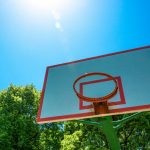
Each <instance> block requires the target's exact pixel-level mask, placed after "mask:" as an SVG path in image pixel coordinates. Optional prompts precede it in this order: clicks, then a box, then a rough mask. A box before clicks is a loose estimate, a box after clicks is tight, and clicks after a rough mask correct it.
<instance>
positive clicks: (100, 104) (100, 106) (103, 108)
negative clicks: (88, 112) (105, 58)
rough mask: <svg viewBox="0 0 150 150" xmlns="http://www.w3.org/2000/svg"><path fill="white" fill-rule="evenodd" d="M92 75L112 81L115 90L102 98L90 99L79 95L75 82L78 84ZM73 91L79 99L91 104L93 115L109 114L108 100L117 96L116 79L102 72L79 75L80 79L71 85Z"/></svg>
mask: <svg viewBox="0 0 150 150" xmlns="http://www.w3.org/2000/svg"><path fill="white" fill-rule="evenodd" d="M94 75H99V76H105V77H107V78H109V79H110V80H112V81H113V82H114V85H115V88H114V89H113V90H112V91H111V92H110V93H109V94H107V95H105V96H102V97H94V98H92V97H87V96H84V95H82V94H81V93H79V92H78V91H77V90H76V84H77V82H79V80H81V79H83V78H86V77H88V76H94ZM73 89H74V92H75V93H76V95H77V96H78V98H79V99H81V100H83V101H86V102H92V103H93V107H94V111H95V114H101V113H108V112H109V110H108V104H107V102H108V100H110V99H111V98H113V97H114V96H115V95H116V94H117V91H118V85H117V81H116V79H115V78H114V77H113V76H111V75H109V74H106V73H102V72H92V73H87V74H85V75H81V76H80V77H78V78H77V79H76V80H75V81H74V83H73Z"/></svg>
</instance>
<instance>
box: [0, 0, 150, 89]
mask: <svg viewBox="0 0 150 150" xmlns="http://www.w3.org/2000/svg"><path fill="white" fill-rule="evenodd" d="M149 6H150V1H149V0H132V1H131V0H0V90H2V89H5V88H7V87H8V86H9V84H10V83H13V84H15V85H27V84H31V83H33V84H34V85H35V87H36V88H38V89H39V90H41V88H42V85H43V80H44V74H45V69H46V66H51V65H54V64H58V63H64V62H68V61H74V60H78V59H83V58H88V57H92V56H98V55H102V54H108V53H112V52H116V51H122V50H127V49H131V48H136V47H142V46H147V45H150V9H149Z"/></svg>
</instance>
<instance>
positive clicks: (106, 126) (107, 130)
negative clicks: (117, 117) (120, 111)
mask: <svg viewBox="0 0 150 150" xmlns="http://www.w3.org/2000/svg"><path fill="white" fill-rule="evenodd" d="M100 121H101V125H102V127H101V129H102V131H103V132H104V134H105V136H106V139H107V141H108V144H109V147H110V148H111V150H120V149H121V148H120V143H119V139H118V137H117V134H116V131H115V129H114V128H113V122H112V117H111V116H107V117H103V118H100Z"/></svg>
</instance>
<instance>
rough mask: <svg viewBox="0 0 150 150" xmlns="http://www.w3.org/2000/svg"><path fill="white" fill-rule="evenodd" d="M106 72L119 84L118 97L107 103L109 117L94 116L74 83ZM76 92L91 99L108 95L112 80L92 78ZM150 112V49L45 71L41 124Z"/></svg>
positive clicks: (39, 111)
mask: <svg viewBox="0 0 150 150" xmlns="http://www.w3.org/2000/svg"><path fill="white" fill-rule="evenodd" d="M90 72H104V73H107V74H110V75H111V76H113V77H114V78H115V79H116V81H117V84H118V92H117V94H116V96H114V97H113V98H112V99H110V100H109V101H108V106H109V113H107V114H98V115H95V114H94V110H93V105H92V103H91V102H85V101H82V99H79V98H78V97H77V96H76V94H75V92H74V90H73V83H74V81H75V80H76V79H77V78H78V77H79V76H81V75H83V74H86V73H90ZM76 88H77V90H78V91H79V92H80V93H82V94H84V95H86V96H90V97H98V96H102V95H106V94H108V93H109V92H110V91H111V90H112V89H113V83H112V80H111V79H110V78H106V77H100V76H96V75H95V76H92V77H88V78H84V79H82V80H81V81H80V82H79V83H78V85H77V86H76ZM149 110H150V46H146V47H141V48H136V49H132V50H126V51H121V52H116V53H112V54H107V55H103V56H96V57H92V58H87V59H83V60H77V61H73V62H67V63H63V64H58V65H54V66H48V67H47V69H46V74H45V79H44V85H43V90H42V94H41V100H40V106H39V110H38V115H37V122H38V123H46V122H57V121H65V120H73V119H81V118H91V117H98V116H107V115H116V114H125V113H131V112H138V111H149Z"/></svg>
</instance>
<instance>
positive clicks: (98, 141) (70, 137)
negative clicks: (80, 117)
mask: <svg viewBox="0 0 150 150" xmlns="http://www.w3.org/2000/svg"><path fill="white" fill-rule="evenodd" d="M130 115H131V114H127V115H125V117H129V116H130ZM123 118H124V115H117V116H113V119H114V120H121V119H123ZM89 120H90V119H88V121H89ZM116 130H117V135H118V138H119V141H120V145H121V149H122V150H131V149H137V150H146V149H150V135H149V133H150V112H143V113H142V114H140V115H139V116H137V117H135V118H133V119H132V120H129V121H127V122H125V123H123V124H122V125H121V126H118V129H116ZM79 133H80V134H79ZM61 145H62V149H66V150H70V149H73V150H106V149H107V150H108V149H110V148H109V144H108V142H107V139H106V137H105V135H104V134H103V132H102V130H101V128H99V127H98V126H96V125H87V124H83V123H80V122H77V121H76V122H75V121H72V122H71V121H70V122H65V123H64V139H63V140H62V142H61Z"/></svg>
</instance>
